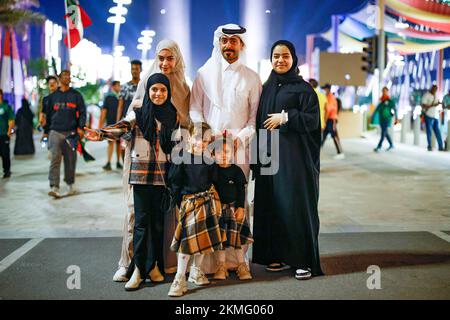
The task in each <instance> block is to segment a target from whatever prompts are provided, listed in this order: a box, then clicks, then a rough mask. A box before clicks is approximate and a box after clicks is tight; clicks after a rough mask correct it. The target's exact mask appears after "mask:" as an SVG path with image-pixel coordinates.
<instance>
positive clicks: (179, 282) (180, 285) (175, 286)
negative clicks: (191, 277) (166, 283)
mask: <svg viewBox="0 0 450 320" xmlns="http://www.w3.org/2000/svg"><path fill="white" fill-rule="evenodd" d="M186 292H187V284H186V276H185V275H184V274H182V275H178V274H176V275H175V279H173V282H172V285H171V286H170V290H169V293H168V295H169V297H181V296H183V295H184V294H185V293H186Z"/></svg>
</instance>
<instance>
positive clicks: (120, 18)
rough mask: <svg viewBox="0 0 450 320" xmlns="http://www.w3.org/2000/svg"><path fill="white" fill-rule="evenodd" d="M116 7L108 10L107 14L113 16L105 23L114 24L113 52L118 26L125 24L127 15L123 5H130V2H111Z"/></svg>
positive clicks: (128, 0)
mask: <svg viewBox="0 0 450 320" xmlns="http://www.w3.org/2000/svg"><path fill="white" fill-rule="evenodd" d="M113 2H114V3H116V4H117V5H116V6H114V7H112V8H110V9H109V13H111V14H113V16H110V17H109V18H108V19H107V20H106V21H107V22H108V23H112V24H114V37H113V46H112V47H113V50H114V48H115V47H116V46H117V42H118V40H119V30H120V25H121V24H124V23H125V22H126V19H125V17H124V16H125V15H126V14H127V13H128V9H127V8H125V7H124V5H129V4H131V2H132V1H131V0H113Z"/></svg>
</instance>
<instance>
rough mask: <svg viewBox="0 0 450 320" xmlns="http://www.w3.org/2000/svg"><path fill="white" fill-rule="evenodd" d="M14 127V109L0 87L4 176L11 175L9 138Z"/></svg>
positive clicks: (0, 124) (0, 130) (0, 154)
mask: <svg viewBox="0 0 450 320" xmlns="http://www.w3.org/2000/svg"><path fill="white" fill-rule="evenodd" d="M13 128H14V110H13V109H12V107H11V106H10V105H9V104H8V103H6V101H4V100H3V91H2V90H1V89H0V156H1V158H2V163H3V172H4V174H3V178H9V177H10V176H11V170H10V169H11V158H10V148H9V140H10V137H11V134H12V130H13Z"/></svg>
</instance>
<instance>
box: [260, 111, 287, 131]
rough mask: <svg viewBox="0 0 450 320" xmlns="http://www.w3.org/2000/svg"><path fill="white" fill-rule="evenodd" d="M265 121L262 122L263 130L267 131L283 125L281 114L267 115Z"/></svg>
mask: <svg viewBox="0 0 450 320" xmlns="http://www.w3.org/2000/svg"><path fill="white" fill-rule="evenodd" d="M268 116H269V118H267V120H266V121H264V128H265V129H267V130H273V129H276V128H278V127H279V126H280V125H282V124H283V115H282V114H281V113H271V114H269V115H268Z"/></svg>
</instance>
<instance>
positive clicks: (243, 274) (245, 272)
mask: <svg viewBox="0 0 450 320" xmlns="http://www.w3.org/2000/svg"><path fill="white" fill-rule="evenodd" d="M236 274H237V275H238V277H239V279H240V280H251V279H252V274H251V273H250V270H249V269H248V266H247V264H246V263H241V264H239V265H238V268H237V270H236Z"/></svg>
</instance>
